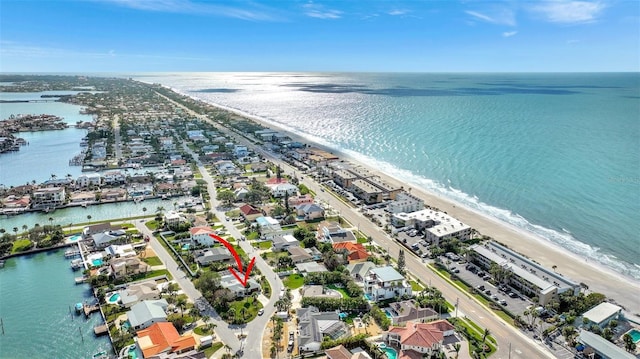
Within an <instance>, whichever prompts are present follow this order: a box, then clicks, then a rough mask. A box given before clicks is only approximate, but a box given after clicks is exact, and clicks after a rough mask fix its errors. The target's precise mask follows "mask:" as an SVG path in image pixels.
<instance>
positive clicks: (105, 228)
mask: <svg viewBox="0 0 640 359" xmlns="http://www.w3.org/2000/svg"><path fill="white" fill-rule="evenodd" d="M118 229H121V228H120V227H118V226H112V225H111V223H110V222H103V223H98V224H92V225H90V226H86V227H84V228H83V229H82V235H84V236H85V238H88V237H91V236H93V235H94V234H97V233H103V232H110V231H117V230H118Z"/></svg>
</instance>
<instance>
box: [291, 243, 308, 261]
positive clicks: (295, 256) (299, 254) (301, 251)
mask: <svg viewBox="0 0 640 359" xmlns="http://www.w3.org/2000/svg"><path fill="white" fill-rule="evenodd" d="M287 251H288V252H289V257H290V258H291V260H292V261H293V263H304V262H311V261H312V260H313V257H312V256H311V254H310V253H308V252H307V251H306V250H305V248H301V247H299V246H289V247H287Z"/></svg>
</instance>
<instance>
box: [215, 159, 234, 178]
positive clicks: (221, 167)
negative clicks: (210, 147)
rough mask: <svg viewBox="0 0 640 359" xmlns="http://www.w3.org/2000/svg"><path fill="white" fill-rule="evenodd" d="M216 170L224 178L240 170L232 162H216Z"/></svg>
mask: <svg viewBox="0 0 640 359" xmlns="http://www.w3.org/2000/svg"><path fill="white" fill-rule="evenodd" d="M216 168H217V169H218V173H219V174H221V175H223V176H228V175H232V174H234V173H236V170H237V169H238V168H237V167H236V165H234V164H233V162H231V161H219V162H216Z"/></svg>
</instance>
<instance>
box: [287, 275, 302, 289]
mask: <svg viewBox="0 0 640 359" xmlns="http://www.w3.org/2000/svg"><path fill="white" fill-rule="evenodd" d="M283 282H284V286H285V287H287V288H289V289H298V288H300V287H302V286H303V285H304V277H303V276H301V275H300V274H291V275H290V276H288V277H287V278H286V279H285V280H284V281H283Z"/></svg>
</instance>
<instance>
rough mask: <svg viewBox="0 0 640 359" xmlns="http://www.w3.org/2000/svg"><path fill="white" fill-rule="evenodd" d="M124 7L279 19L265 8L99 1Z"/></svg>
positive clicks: (161, 0)
mask: <svg viewBox="0 0 640 359" xmlns="http://www.w3.org/2000/svg"><path fill="white" fill-rule="evenodd" d="M99 1H102V2H106V3H112V4H116V5H119V6H122V7H128V8H131V9H136V10H142V11H156V12H171V13H181V14H197V15H213V16H221V17H230V18H235V19H241V20H251V21H273V20H277V18H276V17H275V16H274V15H273V14H271V13H270V11H268V10H267V9H266V8H265V7H264V6H257V5H256V4H254V3H251V4H252V6H254V9H241V8H237V7H233V6H226V5H218V4H212V3H198V2H194V1H192V0H99Z"/></svg>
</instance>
